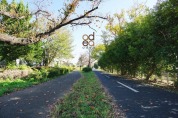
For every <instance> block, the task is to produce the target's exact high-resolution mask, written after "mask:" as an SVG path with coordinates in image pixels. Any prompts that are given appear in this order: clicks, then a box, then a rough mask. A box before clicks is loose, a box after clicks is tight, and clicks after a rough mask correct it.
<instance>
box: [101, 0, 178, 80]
mask: <svg viewBox="0 0 178 118" xmlns="http://www.w3.org/2000/svg"><path fill="white" fill-rule="evenodd" d="M177 2H178V1H177ZM176 4H177V3H176ZM140 7H141V9H135V8H133V9H131V11H130V12H129V14H130V17H131V18H132V20H131V21H129V22H127V23H125V25H124V29H123V31H122V32H121V33H120V32H118V33H116V34H118V36H117V38H115V40H114V41H113V42H112V43H111V44H110V45H109V46H107V48H106V52H105V53H104V54H103V55H102V57H101V58H100V60H99V63H98V64H99V65H100V66H101V67H102V68H104V69H109V70H111V69H112V68H114V69H115V70H120V71H121V73H123V74H128V75H131V76H135V75H136V74H137V73H140V72H141V73H142V74H144V75H145V76H146V79H147V80H148V79H149V78H150V76H151V75H152V74H156V73H159V72H158V71H162V70H165V69H166V68H167V66H169V65H175V63H176V56H178V51H177V49H178V43H177V39H178V20H177V19H178V12H176V9H177V8H178V7H177V6H176V5H175V1H174V0H167V1H164V2H162V3H160V4H157V6H156V7H155V9H153V10H152V11H148V10H147V8H143V6H140ZM142 10H143V11H145V10H146V11H147V12H146V13H143V14H139V15H136V14H137V12H138V11H139V12H140V13H141V12H142ZM112 22H113V21H112ZM106 63H107V64H106ZM172 69H173V67H172Z"/></svg>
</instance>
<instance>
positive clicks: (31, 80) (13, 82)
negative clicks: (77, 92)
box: [0, 67, 72, 96]
mask: <svg viewBox="0 0 178 118" xmlns="http://www.w3.org/2000/svg"><path fill="white" fill-rule="evenodd" d="M70 71H72V68H59V67H47V68H45V67H43V68H40V69H33V71H32V73H31V74H29V75H28V76H26V77H22V78H6V79H2V78H1V79H0V96H2V95H4V94H8V93H11V92H13V91H17V90H21V89H24V88H27V87H30V86H32V85H37V84H40V83H43V82H46V81H49V80H52V79H54V78H55V77H57V76H60V75H64V74H66V73H68V72H70Z"/></svg>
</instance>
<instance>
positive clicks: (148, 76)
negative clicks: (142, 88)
mask: <svg viewBox="0 0 178 118" xmlns="http://www.w3.org/2000/svg"><path fill="white" fill-rule="evenodd" d="M154 70H155V68H152V69H151V70H150V71H149V73H147V75H146V78H145V80H146V81H148V80H149V79H150V77H151V76H152V74H153V72H154Z"/></svg>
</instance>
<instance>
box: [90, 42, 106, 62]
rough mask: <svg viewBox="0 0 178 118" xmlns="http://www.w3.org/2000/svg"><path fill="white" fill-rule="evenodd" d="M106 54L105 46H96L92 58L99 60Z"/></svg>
mask: <svg viewBox="0 0 178 118" xmlns="http://www.w3.org/2000/svg"><path fill="white" fill-rule="evenodd" d="M104 52H105V46H104V45H103V44H99V45H96V46H95V47H94V48H93V50H92V52H91V57H92V58H93V59H95V60H98V59H99V58H100V57H101V55H102V54H103V53H104Z"/></svg>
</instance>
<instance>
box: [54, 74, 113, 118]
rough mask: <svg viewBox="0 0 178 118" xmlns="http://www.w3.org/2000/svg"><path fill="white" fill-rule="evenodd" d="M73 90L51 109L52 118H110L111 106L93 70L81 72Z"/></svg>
mask: <svg viewBox="0 0 178 118" xmlns="http://www.w3.org/2000/svg"><path fill="white" fill-rule="evenodd" d="M82 75H83V78H81V79H80V80H79V81H77V83H75V84H74V86H73V91H72V92H71V93H70V94H68V95H67V96H65V98H64V99H63V100H60V101H59V102H58V103H57V104H56V105H55V107H54V108H53V109H52V111H51V117H52V118H59V117H60V118H110V117H111V114H112V113H111V112H112V107H111V105H110V103H109V98H108V97H107V96H106V94H105V92H104V90H103V89H102V87H101V83H100V82H99V80H98V79H97V78H96V77H95V75H94V73H93V72H88V73H85V72H83V73H82Z"/></svg>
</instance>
